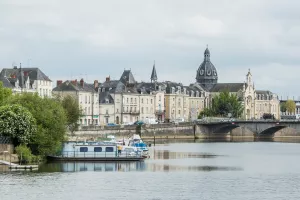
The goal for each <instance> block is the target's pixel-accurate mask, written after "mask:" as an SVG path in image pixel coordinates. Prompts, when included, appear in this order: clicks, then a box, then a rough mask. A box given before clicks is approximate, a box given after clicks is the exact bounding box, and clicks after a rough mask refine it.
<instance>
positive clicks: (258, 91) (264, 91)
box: [255, 90, 273, 95]
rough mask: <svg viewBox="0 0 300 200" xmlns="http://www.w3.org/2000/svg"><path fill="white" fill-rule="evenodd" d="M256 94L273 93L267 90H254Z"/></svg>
mask: <svg viewBox="0 0 300 200" xmlns="http://www.w3.org/2000/svg"><path fill="white" fill-rule="evenodd" d="M255 92H256V94H264V95H272V94H273V93H272V92H271V91H269V90H255Z"/></svg>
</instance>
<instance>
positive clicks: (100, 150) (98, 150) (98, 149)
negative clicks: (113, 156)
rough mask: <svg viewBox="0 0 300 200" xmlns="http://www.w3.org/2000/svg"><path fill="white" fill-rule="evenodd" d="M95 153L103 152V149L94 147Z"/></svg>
mask: <svg viewBox="0 0 300 200" xmlns="http://www.w3.org/2000/svg"><path fill="white" fill-rule="evenodd" d="M94 152H102V147H94Z"/></svg>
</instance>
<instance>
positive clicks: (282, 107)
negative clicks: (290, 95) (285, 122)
mask: <svg viewBox="0 0 300 200" xmlns="http://www.w3.org/2000/svg"><path fill="white" fill-rule="evenodd" d="M280 111H281V112H286V103H285V102H282V103H280Z"/></svg>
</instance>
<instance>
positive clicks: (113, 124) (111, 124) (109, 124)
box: [107, 123, 117, 126]
mask: <svg viewBox="0 0 300 200" xmlns="http://www.w3.org/2000/svg"><path fill="white" fill-rule="evenodd" d="M107 126H117V124H115V123H108V124H107Z"/></svg>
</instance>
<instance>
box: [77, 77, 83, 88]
mask: <svg viewBox="0 0 300 200" xmlns="http://www.w3.org/2000/svg"><path fill="white" fill-rule="evenodd" d="M76 81H77V80H76ZM80 85H81V87H84V80H83V78H82V79H80Z"/></svg>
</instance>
